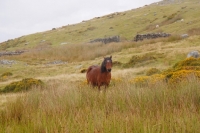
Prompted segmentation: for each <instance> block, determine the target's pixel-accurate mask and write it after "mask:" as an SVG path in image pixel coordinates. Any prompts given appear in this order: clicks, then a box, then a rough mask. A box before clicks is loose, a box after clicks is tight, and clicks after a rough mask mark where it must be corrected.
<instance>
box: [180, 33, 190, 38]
mask: <svg viewBox="0 0 200 133" xmlns="http://www.w3.org/2000/svg"><path fill="white" fill-rule="evenodd" d="M187 37H189V35H188V34H183V35H181V38H187Z"/></svg>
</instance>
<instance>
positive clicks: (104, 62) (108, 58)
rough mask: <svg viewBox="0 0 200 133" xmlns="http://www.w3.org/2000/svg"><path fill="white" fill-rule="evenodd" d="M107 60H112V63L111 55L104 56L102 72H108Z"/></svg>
mask: <svg viewBox="0 0 200 133" xmlns="http://www.w3.org/2000/svg"><path fill="white" fill-rule="evenodd" d="M107 60H109V61H111V63H112V59H111V57H106V58H104V60H103V62H102V63H101V73H104V72H106V62H107Z"/></svg>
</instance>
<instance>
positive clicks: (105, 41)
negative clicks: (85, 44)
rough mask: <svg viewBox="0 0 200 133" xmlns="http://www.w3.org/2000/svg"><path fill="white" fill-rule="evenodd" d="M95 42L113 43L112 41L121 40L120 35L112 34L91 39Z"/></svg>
mask: <svg viewBox="0 0 200 133" xmlns="http://www.w3.org/2000/svg"><path fill="white" fill-rule="evenodd" d="M95 42H102V43H104V44H107V43H111V42H120V36H112V37H107V38H97V39H95V40H91V41H90V43H95Z"/></svg>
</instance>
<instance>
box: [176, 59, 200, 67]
mask: <svg viewBox="0 0 200 133" xmlns="http://www.w3.org/2000/svg"><path fill="white" fill-rule="evenodd" d="M173 69H174V70H183V69H184V70H200V58H193V57H190V58H186V59H185V60H183V61H180V62H178V63H176V64H175V65H174V66H173Z"/></svg>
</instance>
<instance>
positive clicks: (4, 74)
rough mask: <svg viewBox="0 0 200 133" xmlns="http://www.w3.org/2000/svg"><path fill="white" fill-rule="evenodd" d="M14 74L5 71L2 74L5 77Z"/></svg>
mask: <svg viewBox="0 0 200 133" xmlns="http://www.w3.org/2000/svg"><path fill="white" fill-rule="evenodd" d="M12 75H13V74H12V73H11V72H5V73H3V74H2V75H1V77H4V76H12Z"/></svg>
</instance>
